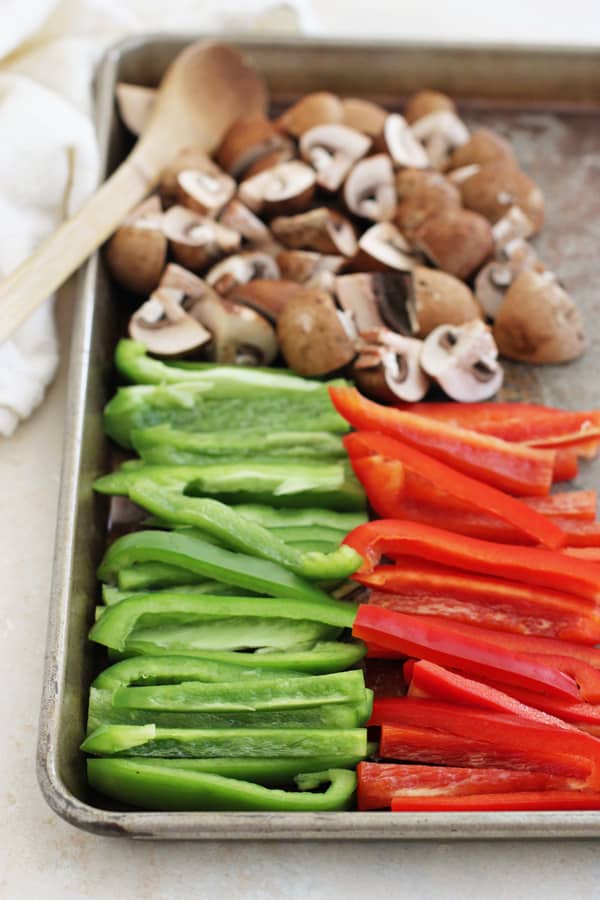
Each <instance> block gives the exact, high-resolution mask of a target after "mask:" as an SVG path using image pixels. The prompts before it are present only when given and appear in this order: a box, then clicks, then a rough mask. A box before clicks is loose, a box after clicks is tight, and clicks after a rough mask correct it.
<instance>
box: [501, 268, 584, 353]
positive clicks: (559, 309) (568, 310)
mask: <svg viewBox="0 0 600 900" xmlns="http://www.w3.org/2000/svg"><path fill="white" fill-rule="evenodd" d="M494 337H495V338H496V342H497V344H498V348H499V350H500V352H501V353H502V355H503V356H507V357H509V359H516V360H519V361H520V362H527V363H563V362H568V361H569V360H572V359H576V358H577V357H578V356H581V354H582V353H583V351H584V349H585V338H584V334H583V322H582V319H581V315H580V313H579V310H578V309H577V307H576V306H575V303H574V302H573V300H572V299H571V297H569V295H568V294H567V292H566V291H565V290H564V288H563V287H562V286H561V285H560V283H559V281H558V279H557V277H556V275H555V274H554V273H553V272H548V271H545V272H536V271H534V270H532V269H525V270H524V271H523V272H521V273H520V275H517V277H516V278H515V280H514V281H513V283H512V284H511V286H510V287H509V289H508V291H507V292H506V294H505V295H504V300H503V301H502V305H501V306H500V309H499V310H498V314H497V316H496V321H495V322H494Z"/></svg>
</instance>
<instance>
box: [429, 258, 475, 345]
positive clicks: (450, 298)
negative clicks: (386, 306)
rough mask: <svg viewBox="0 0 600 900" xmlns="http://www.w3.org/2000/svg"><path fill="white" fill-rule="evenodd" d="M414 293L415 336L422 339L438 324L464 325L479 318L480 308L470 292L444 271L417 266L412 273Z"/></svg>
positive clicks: (465, 286)
mask: <svg viewBox="0 0 600 900" xmlns="http://www.w3.org/2000/svg"><path fill="white" fill-rule="evenodd" d="M413 293H414V303H415V313H416V319H417V323H418V332H417V334H418V336H419V337H421V338H424V337H427V335H428V334H429V333H430V332H432V331H433V330H434V328H437V327H438V325H443V324H449V325H464V323H465V322H470V321H471V320H472V319H476V318H481V309H480V308H479V305H478V303H477V301H476V299H475V297H474V296H473V293H472V291H471V290H470V289H469V288H468V287H467V285H466V284H464V283H463V282H462V281H459V280H458V278H454V276H453V275H448V274H447V273H446V272H439V271H436V270H435V269H427V268H425V267H424V266H417V268H416V269H415V270H414V272H413Z"/></svg>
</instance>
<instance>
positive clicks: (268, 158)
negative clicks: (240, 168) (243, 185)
mask: <svg viewBox="0 0 600 900" xmlns="http://www.w3.org/2000/svg"><path fill="white" fill-rule="evenodd" d="M294 156H295V148H294V146H293V145H292V143H291V142H290V146H289V147H288V146H285V147H280V148H279V149H278V150H272V151H271V152H270V153H265V155H264V156H259V157H258V159H257V160H256V162H253V163H252V165H251V166H248V168H247V169H246V170H245V172H244V178H252V176H253V175H258V174H259V172H266V171H267V169H273V168H275V166H278V165H280V164H281V163H284V162H289V161H290V160H292V159H294Z"/></svg>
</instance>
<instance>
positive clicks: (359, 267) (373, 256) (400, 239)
mask: <svg viewBox="0 0 600 900" xmlns="http://www.w3.org/2000/svg"><path fill="white" fill-rule="evenodd" d="M419 261H420V257H419V256H418V255H417V254H415V252H414V250H413V248H412V247H411V245H410V244H409V242H408V241H407V240H406V238H405V237H404V235H403V234H402V233H401V231H399V229H398V228H396V226H395V225H393V224H392V223H391V222H380V223H379V225H372V226H371V227H370V228H367V230H366V231H365V232H364V233H363V235H362V237H361V238H360V239H359V241H358V253H357V254H356V256H355V257H354V259H353V260H352V268H353V270H354V271H356V272H360V271H366V272H378V271H386V270H388V269H394V270H396V271H401V272H406V271H409V270H410V269H414V267H415V266H416V265H417V264H418V262H419Z"/></svg>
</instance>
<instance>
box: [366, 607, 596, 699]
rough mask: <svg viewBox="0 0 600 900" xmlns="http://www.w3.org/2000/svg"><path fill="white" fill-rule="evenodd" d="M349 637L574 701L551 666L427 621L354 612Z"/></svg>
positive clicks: (375, 610) (372, 610)
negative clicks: (351, 634) (352, 635)
mask: <svg viewBox="0 0 600 900" xmlns="http://www.w3.org/2000/svg"><path fill="white" fill-rule="evenodd" d="M352 633H353V634H354V636H355V637H358V638H361V639H362V640H364V641H366V642H367V643H369V642H375V643H377V644H379V645H380V646H382V647H389V648H390V649H392V650H395V651H397V652H399V653H404V655H405V656H416V657H420V658H422V659H428V660H430V661H431V662H437V663H439V665H442V666H449V667H450V668H457V669H460V670H461V671H462V672H466V673H471V674H473V675H475V676H480V677H483V678H486V677H487V678H490V679H492V680H494V681H499V682H500V683H504V682H506V683H507V684H515V685H517V687H525V688H527V689H528V690H534V691H536V690H537V691H544V692H546V693H548V694H552V695H554V696H558V697H567V698H572V699H579V693H578V690H577V685H576V684H575V682H574V680H573V679H572V678H570V677H568V676H567V675H565V674H563V673H562V672H561V671H560V670H559V669H556V668H553V667H552V666H551V665H545V664H544V663H543V662H542V663H534V662H532V661H530V660H529V659H528V658H527V657H526V656H524V655H522V654H516V653H512V652H509V651H508V652H505V651H504V650H503V649H502V648H501V647H498V646H497V645H494V644H491V643H488V642H486V641H485V640H481V639H473V638H471V639H469V638H465V637H464V636H463V635H461V633H460V631H458V630H456V631H455V630H454V623H450V622H442V624H441V625H440V624H439V622H438V621H437V620H434V619H433V618H431V617H428V616H410V615H405V614H404V613H398V612H394V611H392V610H389V609H382V608H381V607H378V606H367V605H365V604H363V605H361V606H359V608H358V612H357V614H356V618H355V620H354V626H353V628H352Z"/></svg>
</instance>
